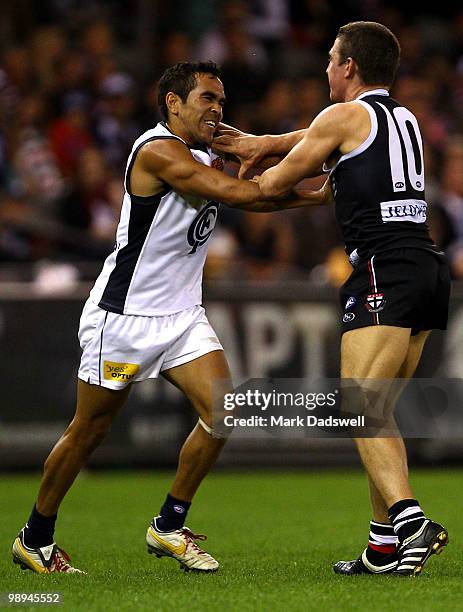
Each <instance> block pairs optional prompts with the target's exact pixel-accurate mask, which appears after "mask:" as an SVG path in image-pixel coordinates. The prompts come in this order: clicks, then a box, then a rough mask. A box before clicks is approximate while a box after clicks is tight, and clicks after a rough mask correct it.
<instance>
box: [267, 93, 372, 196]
mask: <svg viewBox="0 0 463 612" xmlns="http://www.w3.org/2000/svg"><path fill="white" fill-rule="evenodd" d="M356 106H357V107H358V106H359V105H356ZM361 112H362V113H363V112H364V109H362V108H361ZM356 113H357V109H356V108H353V107H352V105H349V104H335V105H333V106H330V107H328V108H326V109H325V110H324V111H322V112H321V113H320V114H319V115H318V116H317V117H316V118H315V119H314V120H313V122H312V123H311V124H310V126H309V127H308V128H307V130H306V132H305V134H304V138H303V139H302V140H301V142H300V143H299V144H297V145H296V146H295V147H294V148H293V149H292V150H291V151H290V152H289V153H288V155H287V156H286V157H285V158H284V159H283V160H282V161H281V162H280V163H279V164H278V165H276V166H274V167H273V168H270V169H269V170H266V171H265V172H264V173H263V174H262V175H261V176H260V177H257V181H258V183H259V187H260V189H261V191H262V193H263V195H264V197H265V199H266V200H267V199H270V198H281V197H282V196H284V195H286V194H288V193H289V191H290V190H291V189H292V188H293V187H294V186H295V185H297V183H299V182H300V181H302V180H303V179H304V178H310V177H314V176H318V175H320V174H321V173H322V168H323V164H324V163H325V162H326V161H328V159H330V158H332V156H334V155H337V156H339V155H340V154H343V153H344V149H345V148H346V147H347V148H349V146H350V143H351V141H353V138H352V134H351V132H352V123H353V122H352V119H353V118H354V115H356ZM353 148H354V147H353V146H352V147H351V150H352V149H353Z"/></svg>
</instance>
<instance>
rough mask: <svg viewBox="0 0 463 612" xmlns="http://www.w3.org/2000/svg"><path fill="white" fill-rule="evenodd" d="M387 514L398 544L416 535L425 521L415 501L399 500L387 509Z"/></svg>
mask: <svg viewBox="0 0 463 612" xmlns="http://www.w3.org/2000/svg"><path fill="white" fill-rule="evenodd" d="M388 514H389V519H390V521H391V523H392V526H393V527H394V531H395V533H396V534H397V537H398V538H399V540H400V542H403V541H404V540H406V539H407V538H409V537H410V536H411V535H413V534H414V533H416V532H417V531H418V530H419V529H420V527H422V525H423V523H424V521H425V520H426V517H425V515H424V513H423V510H421V508H420V504H419V503H418V501H417V500H416V499H401V500H400V501H398V502H397V503H395V504H394V505H393V506H391V507H390V508H389V510H388Z"/></svg>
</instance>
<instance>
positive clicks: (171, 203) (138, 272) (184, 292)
mask: <svg viewBox="0 0 463 612" xmlns="http://www.w3.org/2000/svg"><path fill="white" fill-rule="evenodd" d="M160 138H175V139H177V140H180V141H181V142H184V141H183V140H182V139H181V138H179V137H178V136H176V135H175V134H173V133H172V132H170V130H169V129H168V127H167V126H166V124H164V123H158V125H157V126H156V127H155V128H153V129H151V130H148V131H147V132H145V133H144V134H142V135H141V136H140V137H139V138H138V139H137V140H136V141H135V143H134V145H133V148H132V152H131V154H130V156H129V158H128V161H127V168H126V174H125V194H124V200H123V204H122V210H121V218H120V221H119V225H118V228H117V235H116V246H115V250H114V251H113V252H112V253H111V254H110V255H109V256H108V258H107V259H106V261H105V263H104V267H103V270H102V272H101V274H100V276H99V277H98V279H97V281H96V283H95V286H94V288H93V289H92V292H91V294H90V299H91V300H92V301H93V302H94V303H95V304H98V305H99V306H100V307H101V308H103V309H104V310H108V311H110V312H115V313H118V314H129V315H145V316H160V315H166V314H172V313H176V312H180V311H182V310H185V309H187V308H190V307H191V306H194V305H196V304H201V301H202V290H201V282H202V274H203V267H204V262H205V259H206V254H207V241H208V239H209V237H210V235H211V234H212V231H213V229H214V226H215V222H216V219H217V212H218V207H219V204H218V203H217V202H208V201H206V200H205V199H203V198H199V197H196V196H190V195H186V194H179V193H176V192H175V191H173V190H172V188H171V187H170V186H169V185H167V184H166V185H165V190H164V191H163V192H162V193H160V194H158V195H156V196H149V197H140V196H136V195H133V194H132V193H131V190H130V172H131V169H132V166H133V164H134V161H135V157H136V155H137V153H138V151H139V150H140V148H141V147H142V146H143V145H144V144H146V143H147V142H150V141H152V140H156V139H160ZM185 146H188V145H187V144H186V143H185ZM189 148H190V151H191V154H192V155H193V157H194V158H195V159H196V160H197V161H199V162H201V163H203V164H205V165H207V166H212V165H213V163H214V162H215V160H216V159H219V160H220V158H217V156H216V155H214V154H213V153H212V152H211V149H210V148H208V147H206V146H203V145H197V146H194V145H192V146H190V147H189Z"/></svg>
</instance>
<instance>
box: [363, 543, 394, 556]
mask: <svg viewBox="0 0 463 612" xmlns="http://www.w3.org/2000/svg"><path fill="white" fill-rule="evenodd" d="M368 548H371V549H372V550H377V551H378V552H380V553H384V554H385V555H388V554H390V553H393V552H395V551H396V546H395V544H384V546H378V545H377V544H368Z"/></svg>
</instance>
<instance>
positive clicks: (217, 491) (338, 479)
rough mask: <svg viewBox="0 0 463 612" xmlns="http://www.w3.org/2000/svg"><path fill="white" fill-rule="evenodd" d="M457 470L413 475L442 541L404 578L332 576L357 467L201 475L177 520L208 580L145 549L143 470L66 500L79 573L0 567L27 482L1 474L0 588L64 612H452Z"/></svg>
mask: <svg viewBox="0 0 463 612" xmlns="http://www.w3.org/2000/svg"><path fill="white" fill-rule="evenodd" d="M462 475H463V474H462V472H461V471H457V470H454V471H451V470H435V471H415V472H414V475H413V480H412V484H413V486H414V489H415V490H416V491H417V495H418V494H419V499H420V501H421V504H422V506H423V507H424V508H425V509H426V510H427V511H428V512H429V513H430V514H431V515H432V516H435V517H436V518H438V519H439V520H440V521H442V522H443V523H444V524H445V525H446V526H447V527H448V529H449V531H450V539H451V544H450V546H449V547H448V548H447V549H446V550H445V551H444V553H443V554H442V555H441V556H440V557H435V556H434V557H432V558H431V560H430V561H429V563H428V565H427V566H426V569H425V573H424V574H423V575H422V576H421V577H420V578H416V579H413V578H407V579H395V578H392V577H390V576H374V577H371V576H361V577H356V578H344V577H340V576H336V575H335V574H333V573H332V570H331V565H332V563H333V562H334V561H337V560H339V559H349V558H352V557H353V556H355V555H356V554H358V553H359V552H360V550H361V548H362V546H363V545H364V543H365V538H366V530H367V526H368V520H369V518H370V514H369V510H368V505H367V495H366V487H365V479H364V476H363V475H362V474H361V473H360V472H357V471H327V472H316V471H313V470H307V472H296V473H290V472H281V471H279V472H268V471H264V472H252V473H236V474H229V473H216V474H212V475H211V476H210V477H209V478H208V479H207V480H206V481H205V482H204V484H203V486H202V488H201V490H200V492H199V493H198V496H197V498H196V500H195V503H194V505H193V507H192V510H191V511H190V516H189V520H188V524H189V525H190V526H191V527H192V528H193V530H196V531H197V532H200V533H204V532H205V533H207V534H208V536H209V539H208V542H207V543H206V546H205V547H206V548H207V550H209V551H210V552H211V553H212V554H214V556H216V557H217V559H219V560H220V563H221V567H220V570H219V572H218V573H217V574H212V575H196V574H193V573H189V574H185V573H183V572H182V571H180V570H179V568H178V565H177V563H176V562H175V561H174V560H172V559H166V558H164V559H160V560H158V559H156V558H155V557H153V556H150V555H148V554H147V553H146V549H145V546H144V534H145V530H146V527H147V523H148V520H149V518H150V516H152V514H153V512H156V511H157V509H158V507H159V505H160V503H161V502H162V500H163V497H164V495H165V492H166V489H167V488H168V485H169V482H170V479H171V476H172V475H171V474H170V473H162V474H156V473H153V474H151V473H149V472H144V473H140V472H137V473H110V474H84V475H82V476H81V477H80V478H79V479H78V481H77V482H76V484H75V485H74V487H73V489H72V490H71V492H70V494H69V496H68V497H67V498H66V500H65V502H64V504H63V507H62V509H61V512H60V520H59V523H58V530H57V540H58V541H59V543H60V544H61V545H62V546H63V548H65V549H66V550H68V552H70V553H71V555H72V558H73V561H74V563H75V565H76V566H77V567H80V568H82V569H85V570H86V571H87V572H88V575H87V576H67V575H61V576H59V575H51V576H39V575H36V574H33V573H32V572H23V571H21V570H20V569H19V568H18V567H17V566H14V565H13V564H12V563H11V560H10V546H11V542H12V539H13V536H14V535H15V533H16V532H17V531H18V530H19V528H20V527H21V526H22V523H23V521H24V520H25V519H26V518H27V515H28V512H29V509H30V506H31V504H32V502H33V499H34V497H35V493H36V489H37V484H38V479H39V477H38V476H35V475H33V476H9V475H6V476H5V475H2V476H0V508H1V517H2V520H1V525H2V529H1V537H0V550H1V551H2V554H1V557H0V591H3V592H6V591H13V592H43V593H45V592H56V591H59V592H61V593H62V597H63V605H62V606H61V607H59V608H58V609H61V610H63V609H64V610H71V611H72V612H73V611H74V610H86V611H87V612H94V611H99V610H104V611H106V612H110V611H113V610H127V611H129V610H155V611H157V610H160V611H164V610H165V611H174V612H177V611H182V610H188V611H196V610H198V611H199V610H201V611H207V612H213V611H215V610H221V611H225V612H229V611H233V612H234V611H235V610H236V611H246V610H252V611H260V610H262V611H263V612H264V611H265V612H267V611H271V610H278V611H280V610H284V611H285V612H290V611H293V610H294V611H296V610H297V611H298V610H301V611H303V610H304V611H305V610H319V611H321V612H325V611H327V612H330V611H338V610H339V611H342V612H344V611H349V610H357V611H358V610H361V611H368V612H370V611H371V612H374V611H376V610H387V611H393V610H405V611H413V612H416V611H417V610H420V611H421V612H423V611H428V610H429V611H433V612H434V611H436V610H445V611H446V612H449V611H453V610H455V611H457V610H462V609H463V588H462V581H461V576H462V569H463V559H462V555H461V546H460V544H459V541H458V540H459V534H460V533H461V529H462V527H461V482H462ZM55 608H56V607H55ZM21 609H25V608H24V607H22V608H21ZM29 609H39V608H29ZM42 609H43V608H42ZM48 609H49V608H48Z"/></svg>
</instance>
